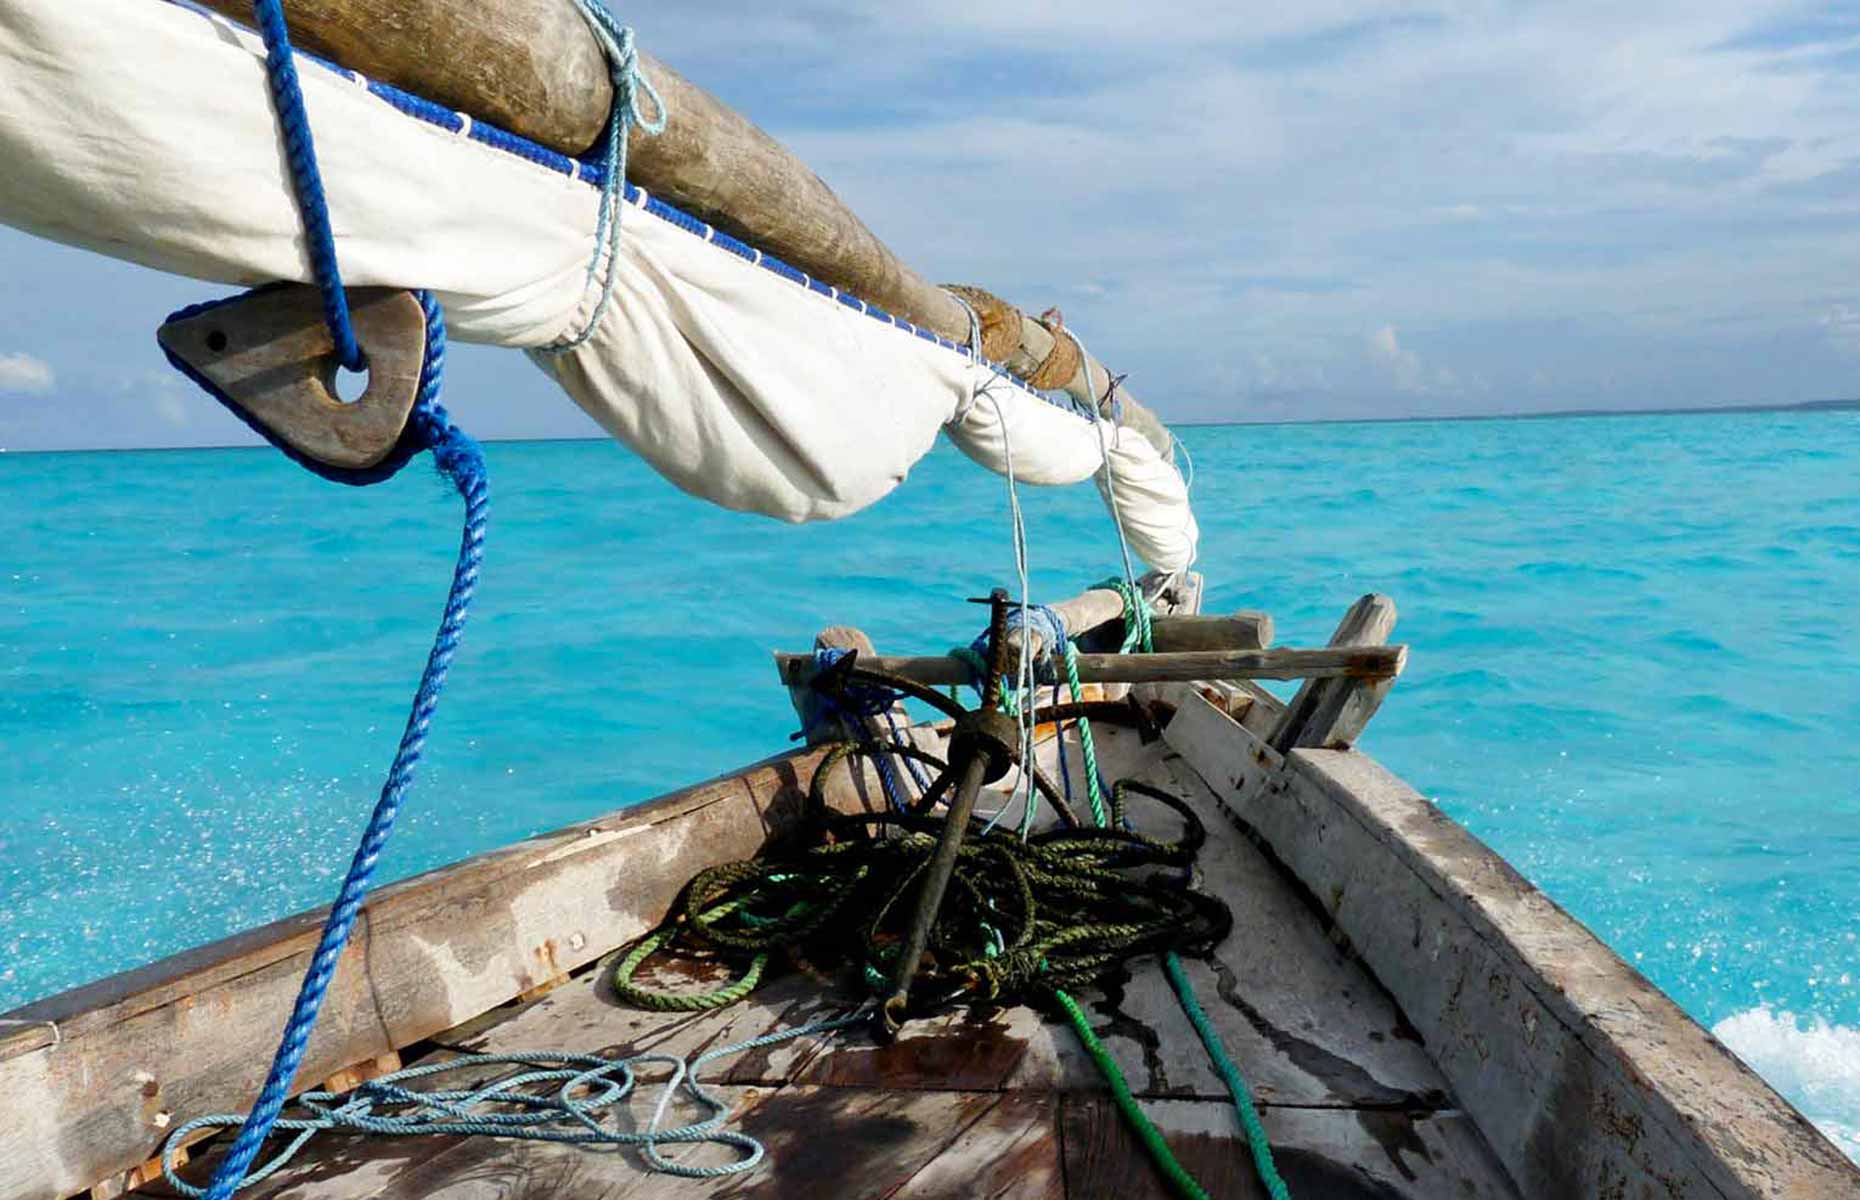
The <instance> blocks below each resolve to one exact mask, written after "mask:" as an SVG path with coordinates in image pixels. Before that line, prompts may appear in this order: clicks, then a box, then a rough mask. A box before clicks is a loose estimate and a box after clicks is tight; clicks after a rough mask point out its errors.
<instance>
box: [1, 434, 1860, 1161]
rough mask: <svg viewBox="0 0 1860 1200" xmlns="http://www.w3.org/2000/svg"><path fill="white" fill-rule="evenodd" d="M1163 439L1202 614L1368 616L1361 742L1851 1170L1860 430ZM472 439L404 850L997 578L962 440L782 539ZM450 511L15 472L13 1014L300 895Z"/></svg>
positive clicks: (487, 825) (418, 864)
mask: <svg viewBox="0 0 1860 1200" xmlns="http://www.w3.org/2000/svg"><path fill="white" fill-rule="evenodd" d="M1182 433H1183V435H1184V438H1185V440H1186V441H1187V443H1188V445H1189V446H1190V448H1191V449H1192V450H1193V452H1194V456H1195V460H1196V463H1197V465H1198V473H1197V477H1196V481H1195V495H1196V500H1197V509H1198V512H1199V515H1200V519H1201V522H1202V528H1203V530H1204V542H1203V551H1202V566H1203V568H1204V569H1205V570H1206V572H1207V574H1208V576H1209V580H1210V585H1211V592H1210V594H1209V597H1208V602H1209V606H1210V608H1211V609H1214V610H1220V609H1232V608H1239V607H1253V608H1263V609H1267V610H1269V611H1271V612H1272V613H1273V614H1274V615H1275V616H1276V618H1277V620H1278V625H1279V631H1280V635H1279V636H1280V641H1281V642H1282V643H1285V644H1295V643H1313V642H1321V641H1322V640H1324V639H1325V638H1326V637H1327V636H1328V634H1329V632H1330V629H1331V626H1332V625H1333V624H1334V622H1335V620H1336V618H1337V616H1338V615H1340V614H1341V612H1342V611H1343V609H1344V608H1345V607H1346V606H1347V605H1348V604H1349V603H1350V601H1351V600H1353V599H1354V598H1355V597H1356V596H1358V595H1359V594H1361V593H1363V592H1365V591H1370V590H1379V591H1385V592H1388V593H1390V594H1391V595H1393V596H1394V597H1395V598H1396V600H1397V601H1398V603H1399V604H1400V606H1401V610H1402V621H1401V627H1400V631H1399V632H1400V635H1401V636H1402V637H1403V638H1404V639H1405V640H1406V641H1408V642H1410V643H1411V644H1412V646H1413V648H1414V650H1413V659H1412V666H1411V668H1410V672H1409V674H1408V675H1407V676H1405V677H1404V678H1403V680H1402V682H1401V684H1400V686H1399V687H1398V688H1397V689H1396V691H1395V693H1394V695H1393V697H1392V698H1391V700H1390V702H1389V704H1388V705H1387V707H1386V708H1384V710H1383V712H1382V714H1381V716H1380V717H1379V718H1378V719H1377V722H1376V724H1375V725H1374V726H1373V727H1372V728H1371V730H1370V734H1369V737H1368V739H1367V743H1366V748H1367V749H1369V750H1370V751H1371V752H1372V753H1374V754H1375V755H1377V756H1378V757H1380V758H1381V759H1383V760H1384V761H1385V762H1387V763H1388V764H1389V765H1390V766H1392V767H1393V768H1394V769H1395V770H1396V771H1398V772H1399V773H1401V774H1402V775H1404V776H1406V777H1407V778H1408V779H1410V780H1411V781H1412V782H1413V783H1414V784H1415V785H1416V786H1417V787H1419V788H1421V789H1422V790H1423V791H1424V792H1426V793H1428V794H1430V795H1432V796H1434V797H1436V798H1437V799H1438V801H1439V803H1440V804H1441V805H1442V806H1443V807H1444V808H1445V809H1446V810H1447V811H1448V812H1450V813H1451V814H1452V815H1453V816H1454V817H1456V818H1458V819H1459V820H1461V821H1463V822H1464V823H1466V824H1467V825H1468V826H1470V827H1471V828H1472V829H1473V830H1474V832H1476V833H1477V834H1479V835H1480V836H1481V837H1483V838H1484V839H1486V840H1487V841H1488V842H1490V843H1491V844H1492V845H1493V846H1495V847H1496V848H1497V849H1498V850H1499V851H1500V852H1502V853H1503V854H1505V855H1506V856H1507V857H1509V858H1510V859H1511V861H1512V862H1513V863H1515V864H1516V865H1517V866H1518V867H1519V868H1520V869H1521V870H1522V871H1524V873H1525V874H1527V875H1528V876H1530V877H1531V878H1532V879H1534V880H1535V881H1536V882H1538V883H1539V884H1540V885H1542V886H1543V887H1544V888H1545V889H1547V890H1548V891H1549V892H1550V894H1551V895H1552V896H1554V897H1555V898H1556V899H1558V900H1559V901H1561V902H1562V903H1563V904H1564V905H1565V906H1566V907H1568V908H1569V909H1570V910H1571V911H1572V912H1574V913H1575V914H1576V915H1577V916H1578V917H1580V918H1581V919H1582V920H1584V921H1586V922H1587V923H1588V924H1589V925H1590V926H1591V927H1593V928H1594V929H1595V930H1596V931H1597V932H1599V933H1600V934H1601V936H1602V937H1603V938H1605V939H1606V940H1607V941H1609V942H1610V943H1611V944H1613V945H1614V946H1615V947H1616V948H1617V949H1619V950H1620V951H1621V952H1622V953H1623V954H1624V955H1626V956H1627V957H1628V958H1629V959H1630V960H1632V961H1633V962H1635V963H1636V964H1638V965H1639V967H1640V968H1641V969H1642V970H1644V971H1645V972H1646V973H1647V974H1648V975H1650V976H1651V977H1652V978H1653V979H1654V981H1655V982H1657V983H1658V984H1660V985H1661V986H1662V987H1664V988H1665V989H1667V990H1668V991H1669V992H1671V993H1672V994H1673V995H1674V996H1675V997H1677V999H1678V1000H1679V1002H1680V1003H1681V1004H1683V1005H1684V1006H1685V1007H1686V1008H1687V1009H1689V1010H1690V1011H1691V1012H1693V1013H1694V1014H1695V1015H1697V1016H1698V1017H1699V1018H1700V1019H1701V1020H1703V1021H1704V1022H1705V1023H1707V1024H1708V1025H1711V1026H1713V1027H1714V1028H1715V1029H1716V1030H1717V1031H1718V1032H1719V1034H1720V1035H1721V1036H1722V1037H1724V1038H1725V1039H1726V1040H1727V1041H1728V1042H1730V1043H1731V1044H1732V1045H1733V1046H1734V1047H1735V1048H1736V1049H1738V1050H1739V1051H1740V1052H1741V1053H1743V1054H1744V1055H1745V1056H1746V1057H1747V1058H1748V1059H1749V1060H1750V1061H1751V1062H1752V1063H1753V1065H1755V1066H1756V1067H1757V1068H1758V1069H1759V1070H1761V1071H1763V1072H1764V1073H1765V1074H1766V1075H1767V1076H1768V1077H1769V1078H1770V1079H1771V1080H1772V1081H1774V1082H1775V1083H1776V1084H1777V1085H1778V1086H1779V1087H1780V1088H1781V1089H1782V1090H1783V1091H1784V1092H1786V1093H1787V1094H1789V1095H1790V1096H1791V1097H1792V1098H1793V1099H1794V1100H1796V1101H1797V1102H1798V1103H1799V1104H1801V1105H1802V1106H1803V1107H1804V1109H1805V1110H1806V1111H1808V1112H1809V1114H1810V1115H1811V1116H1813V1117H1814V1118H1815V1119H1816V1120H1817V1121H1818V1122H1820V1123H1821V1124H1822V1126H1823V1127H1824V1128H1825V1129H1827V1130H1828V1131H1829V1132H1830V1133H1831V1134H1833V1135H1834V1136H1835V1137H1836V1139H1837V1140H1839V1141H1841V1143H1842V1144H1843V1145H1844V1146H1845V1147H1846V1148H1847V1149H1848V1150H1849V1151H1850V1152H1852V1153H1855V1154H1856V1155H1857V1156H1860V940H1857V939H1860V737H1857V736H1856V735H1857V734H1860V414H1853V413H1816V414H1778V413H1743V414H1730V415H1702V416H1701V415H1683V416H1681V415H1674V416H1646V417H1617V418H1572V419H1559V420H1500V421H1467V422H1411V423H1391V424H1356V425H1348V424H1346V425H1302V426H1295V425H1294V426H1274V427H1218V428H1215V427H1208V428H1189V429H1185V430H1183V431H1182ZM489 456H490V464H491V470H492V479H493V487H494V490H495V501H494V508H493V517H492V528H491V540H490V547H489V561H488V566H487V569H486V573H485V577H484V585H483V590H482V592H481V594H480V601H479V607H478V609H477V613H476V616H475V618H474V623H473V625H472V627H471V629H470V631H469V633H468V636H467V639H466V645H465V649H464V651H463V653H462V654H461V656H460V659H459V662H458V665H457V667H456V669H455V671H454V673H453V682H452V685H451V689H450V691H449V693H448V695H447V697H446V703H445V706H444V708H443V709H442V711H441V713H440V717H439V721H438V724H437V728H436V734H435V738H434V741H433V743H432V745H431V749H430V752H429V757H428V760H427V767H426V769H425V773H424V775H423V776H422V778H421V779H420V781H419V783H418V785H417V786H416V788H415V791H414V794H413V799H412V803H411V806H410V808H409V810H408V813H407V816H406V818H405V821H404V824H403V825H402V827H401V828H400V830H399V831H398V832H397V834H396V838H395V842H394V844H393V846H392V848H391V849H390V851H389V855H388V864H387V865H388V870H389V872H390V873H391V874H395V875H399V874H405V873H408V872H411V871H414V870H418V869H421V868H424V867H429V866H433V865H435V864H438V863H442V862H446V861H448V860H451V859H454V858H457V857H459V856H460V855H463V854H466V853H469V852H471V851H474V850H479V849H483V848H486V847H490V846H494V845H497V844H500V843H503V842H506V841H509V840H511V839H514V838H518V837H521V836H523V835H525V834H529V833H533V832H536V831H538V830H543V829H547V828H549V827H552V826H555V825H559V824H562V823H564V822H568V821H573V820H575V819H578V818H582V817H586V816H589V815H591V814H594V813H597V812H601V811H604V810H607V809H610V808H614V807H616V806H620V805H624V804H628V803H632V802H635V801H638V800H642V799H645V798H647V797H650V796H652V795H654V794H656V793H658V792H661V791H664V790H667V789H669V788H671V787H674V786H676V785H679V784H682V783H686V782H691V781H695V780H698V779H702V778H704V777H707V776H710V775H714V774H717V773H720V772H723V771H725V770H728V769H730V768H733V767H735V766H738V765H740V764H743V763H745V762H747V761H749V760H751V759H755V758H759V757H762V756H764V755H766V754H768V753H770V752H772V751H773V750H775V749H778V748H780V747H781V746H783V745H784V744H785V742H786V737H787V734H788V733H789V732H790V730H791V729H792V728H793V726H794V720H793V717H792V714H791V712H790V710H789V708H788V702H787V698H786V696H785V694H784V693H783V691H782V689H780V688H779V687H778V686H776V683H775V679H774V674H773V671H772V668H771V666H770V662H769V652H770V650H772V649H774V648H777V647H783V648H799V647H805V646H806V645H808V644H809V640H810V639H811V637H812V635H813V633H814V631H815V630H816V629H818V628H819V627H821V626H822V625H825V624H829V623H837V622H844V623H851V624H856V625H859V626H861V627H863V628H864V629H866V630H867V631H868V632H870V633H871V634H872V635H873V636H874V638H875V639H876V640H877V642H878V643H879V645H880V646H881V647H884V648H887V649H893V650H898V651H906V650H912V651H921V652H936V651H940V650H942V649H944V648H945V647H946V646H947V645H949V644H951V643H953V642H955V641H956V640H958V639H964V640H966V639H967V638H968V637H969V636H971V635H972V633H973V632H974V629H973V628H972V626H974V624H975V613H976V610H975V609H974V608H972V607H971V606H969V605H966V604H964V603H962V599H963V598H964V597H966V596H971V595H976V594H978V593H981V592H984V591H985V590H986V589H987V588H988V587H989V586H990V585H992V584H998V583H1007V582H1008V581H1009V580H1010V578H1011V574H1012V561H1011V558H1010V554H1009V548H1008V539H1007V526H1006V498H1005V495H1004V492H1003V488H1002V484H1001V481H1000V480H998V479H997V478H995V477H993V476H990V475H987V474H985V473H984V472H982V471H981V470H980V469H978V468H975V467H973V466H971V465H969V464H968V463H967V462H966V461H964V460H962V459H961V458H959V457H958V456H957V455H955V454H954V453H953V452H951V451H948V450H946V449H939V450H938V451H937V452H936V453H934V454H933V455H932V456H931V457H930V458H929V459H928V460H926V461H925V462H924V463H923V464H922V465H921V466H920V467H919V468H918V469H917V471H916V472H915V473H914V474H913V476H912V477H911V479H910V480H909V481H907V482H906V483H905V484H904V485H903V486H902V487H901V488H899V490H898V491H897V493H896V494H895V495H894V496H893V497H891V498H890V499H889V500H887V501H886V502H884V503H882V504H880V505H878V506H877V507H876V508H874V509H873V510H871V511H868V512H866V513H864V514H862V515H860V516H858V517H855V518H853V519H850V520H847V521H844V522H840V523H838V524H833V525H821V526H811V527H799V528H797V527H788V526H783V525H778V524H774V523H771V522H769V521H766V520H763V519H760V518H752V517H745V516H740V515H735V514H731V513H725V512H722V511H720V510H718V509H715V508H712V507H709V506H707V505H704V504H700V503H697V502H695V501H693V500H691V499H689V498H688V497H685V496H683V495H680V494H679V493H677V492H676V491H674V490H673V489H672V488H671V487H670V486H669V485H667V484H665V483H664V482H662V481H660V480H659V479H658V478H657V477H655V476H653V475H652V474H651V473H650V472H649V471H648V470H647V469H646V468H644V467H643V466H642V465H641V464H640V463H639V462H638V461H637V460H636V459H634V458H632V457H630V456H629V455H628V454H627V453H626V452H625V451H623V450H622V449H620V448H619V447H617V446H614V445H611V444H608V443H605V442H561V443H527V444H518V443H507V444H498V445H493V446H491V447H490V448H489ZM1023 497H1024V499H1025V502H1026V505H1027V508H1028V512H1029V520H1030V536H1031V547H1032V561H1033V568H1034V582H1035V586H1036V589H1037V591H1038V592H1039V593H1041V594H1042V595H1043V596H1045V597H1046V598H1049V599H1050V598H1058V597H1060V596H1062V595H1066V594H1070V593H1071V592H1073V591H1076V590H1077V589H1078V587H1079V586H1080V585H1083V584H1086V583H1089V582H1091V581H1093V580H1096V579H1099V578H1102V577H1104V576H1105V575H1106V574H1107V573H1109V572H1110V571H1111V569H1112V568H1113V566H1114V563H1115V559H1116V547H1115V542H1114V541H1113V538H1112V535H1111V530H1110V527H1109V525H1108V522H1107V520H1106V518H1105V516H1104V515H1103V513H1102V510H1101V509H1100V507H1099V504H1098V500H1097V497H1096V495H1095V493H1094V492H1093V490H1092V489H1091V488H1089V487H1080V488H1073V489H1068V490H1064V491H1047V490H1034V489H1026V490H1025V491H1024V492H1023ZM457 520H458V514H457V503H456V501H455V500H453V499H450V498H448V496H447V495H446V493H445V491H444V489H443V488H442V486H441V485H440V483H439V482H438V481H437V480H436V479H434V478H433V477H432V476H431V475H430V473H428V472H425V471H423V470H421V469H419V468H417V467H416V468H415V469H411V470H409V471H408V472H407V473H406V474H404V475H402V476H401V477H400V478H399V479H397V480H396V481H394V482H393V483H390V484H388V485H386V486H383V487H377V488H373V489H367V490H362V491H351V490H348V489H343V488H338V487H335V486H332V485H329V484H325V483H322V482H320V481H318V480H315V479H313V478H311V477H310V476H308V475H307V474H305V473H304V472H303V471H301V470H299V469H298V468H296V467H294V466H292V465H290V464H289V463H287V462H285V461H284V460H283V459H282V458H281V457H280V456H279V455H277V454H275V453H272V452H270V451H260V450H216V451H186V452H183V451H175V452H138V453H107V454H6V455H0V1009H5V1008H8V1007H11V1006H13V1005H15V1004H18V1003H22V1002H24V1001H27V1000H30V999H32V998H34V997H37V996H41V995H44V994H47V993H50V992H53V991H56V990H58V989H62V988H65V987H69V986H71V985H73V984H76V983H80V982H82V981H84V980H86V979H90V978H92V977H95V976H98V975H102V974H106V973H110V972H115V971H120V970H123V969H125V968H128V967H132V966H135V965H137V964H139V963H144V962H147V961H149V960H151V959H154V958H157V957H159V956H162V955H164V954H168V953H170V952H172V951H176V950H179V949H181V948H183V947H185V946H189V945H193V944H196V943H200V942H204V941H207V940H209V939H212V938H216V937H219V936H222V935H224V934H226V933H229V932H231V931H233V930H235V929H239V928H241V927H244V926H248V925H251V924H253V923H255V922H260V921H264V920H267V919H269V918H272V917H276V916H279V915H281V914H283V913H286V912H290V911H292V910H296V909H300V908H304V907H307V906H310V905H314V904H317V903H321V902H323V901H325V900H326V899H327V897H328V895H329V893H330V892H331V891H332V890H333V888H334V886H335V882H336V880H337V878H338V876H339V873H340V871H341V869H342V867H343V865H344V864H346V862H347V858H348V854H349V850H350V845H351V842H352V840H353V837H354V834H355V832H356V830H357V828H358V827H359V824H360V821H361V819H362V817H363V814H364V813H365V812H366V810H367V808H368V806H369V805H370V803H371V802H372V800H373V797H374V793H375V790H376V788H377V787H378V784H379V776H380V772H381V771H382V769H383V768H384V766H385V765H386V763H387V760H388V758H389V757H390V755H391V754H392V751H393V747H394V742H395V739H396V736H397V734H398V731H399V726H400V722H401V719H402V717H403V714H404V709H405V705H406V703H407V699H408V696H409V694H410V692H411V690H412V686H413V683H414V680H415V679H416V677H417V674H418V671H419V667H420V664H421V662H422V659H423V656H424V654H425V651H426V647H427V643H428V639H429V638H430V635H431V630H432V626H433V624H434V622H435V620H436V618H437V615H438V610H439V607H440V603H441V600H442V597H443V595H444V591H445V586H446V582H447V578H448V574H449V570H450V564H451V555H452V552H453V549H454V546H455V544H456V536H457ZM926 631H928V632H926Z"/></svg>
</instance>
